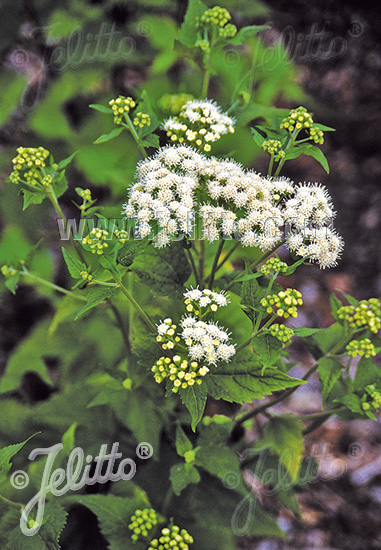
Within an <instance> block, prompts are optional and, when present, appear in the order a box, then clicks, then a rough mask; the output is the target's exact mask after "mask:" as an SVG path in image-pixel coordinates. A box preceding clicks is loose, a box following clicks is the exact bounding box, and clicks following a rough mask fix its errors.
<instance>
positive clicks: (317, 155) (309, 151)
mask: <svg viewBox="0 0 381 550" xmlns="http://www.w3.org/2000/svg"><path fill="white" fill-rule="evenodd" d="M303 152H304V154H305V155H309V156H311V157H314V159H315V160H317V161H318V162H319V164H321V166H322V167H323V168H324V170H325V171H326V172H327V174H329V165H328V160H327V159H326V157H325V155H324V153H323V151H322V150H321V149H319V147H316V145H309V147H308V148H306V149H305V150H304V151H303Z"/></svg>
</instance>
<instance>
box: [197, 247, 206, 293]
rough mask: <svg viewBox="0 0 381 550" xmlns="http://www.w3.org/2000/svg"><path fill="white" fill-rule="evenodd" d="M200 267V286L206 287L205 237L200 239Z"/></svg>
mask: <svg viewBox="0 0 381 550" xmlns="http://www.w3.org/2000/svg"><path fill="white" fill-rule="evenodd" d="M198 268H199V281H200V286H201V287H204V268H205V240H204V239H203V238H201V240H200V256H199V262H198ZM201 290H202V289H201Z"/></svg>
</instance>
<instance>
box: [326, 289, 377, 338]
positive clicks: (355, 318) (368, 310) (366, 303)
mask: <svg viewBox="0 0 381 550" xmlns="http://www.w3.org/2000/svg"><path fill="white" fill-rule="evenodd" d="M337 316H338V318H339V319H340V320H343V321H345V322H347V323H348V324H349V326H350V327H351V328H355V329H356V328H362V327H367V328H369V330H371V332H374V334H376V333H377V332H378V331H379V330H380V327H381V310H380V300H378V299H377V298H370V299H369V300H361V302H360V303H359V305H358V306H353V305H350V306H343V307H341V308H340V309H338V311H337Z"/></svg>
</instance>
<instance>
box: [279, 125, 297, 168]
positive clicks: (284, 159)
mask: <svg viewBox="0 0 381 550" xmlns="http://www.w3.org/2000/svg"><path fill="white" fill-rule="evenodd" d="M299 132H300V130H297V129H296V128H295V130H294V131H293V133H292V134H291V136H290V139H289V140H288V143H287V145H286V147H285V149H284V150H285V151H287V149H290V148H291V147H293V146H294V145H295V140H296V138H297V135H298V134H299ZM286 160H288V159H286V158H283V159H282V160H281V161H280V162H279V164H278V168H277V169H276V171H275V174H274V177H277V176H279V174H280V171H281V170H282V168H283V165H284V163H285V162H286Z"/></svg>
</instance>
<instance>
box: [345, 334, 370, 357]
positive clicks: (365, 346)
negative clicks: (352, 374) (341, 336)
mask: <svg viewBox="0 0 381 550" xmlns="http://www.w3.org/2000/svg"><path fill="white" fill-rule="evenodd" d="M345 349H346V350H347V353H348V355H350V356H351V357H356V356H359V357H363V356H364V357H365V358H369V357H375V355H376V348H375V347H374V344H373V343H372V342H371V341H370V340H369V338H364V339H363V340H352V342H349V344H348V345H347V347H346V348H345Z"/></svg>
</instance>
